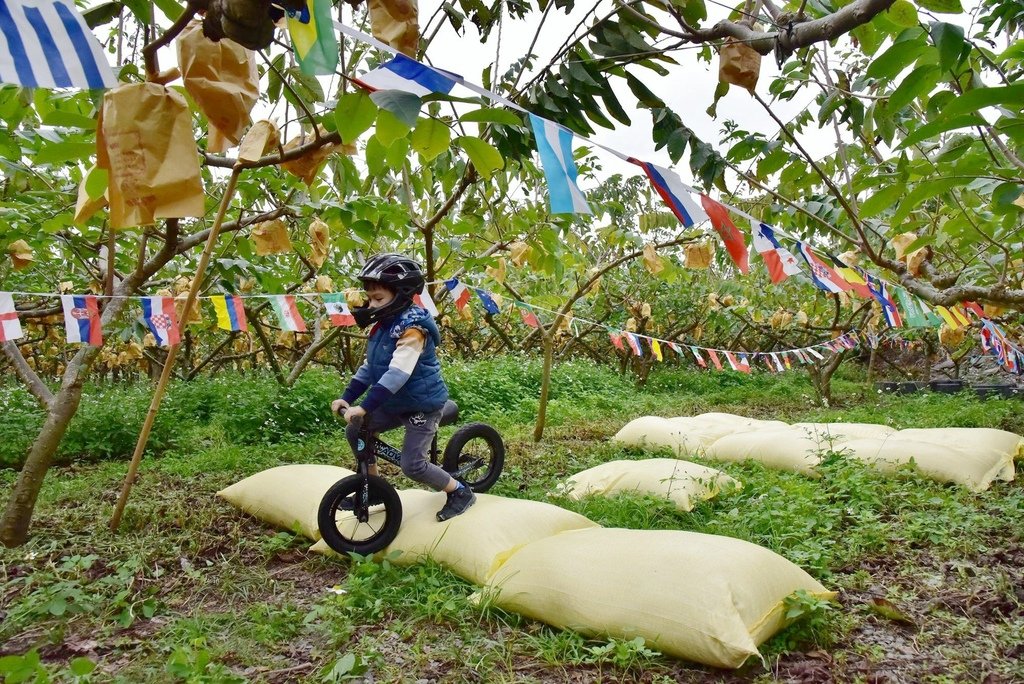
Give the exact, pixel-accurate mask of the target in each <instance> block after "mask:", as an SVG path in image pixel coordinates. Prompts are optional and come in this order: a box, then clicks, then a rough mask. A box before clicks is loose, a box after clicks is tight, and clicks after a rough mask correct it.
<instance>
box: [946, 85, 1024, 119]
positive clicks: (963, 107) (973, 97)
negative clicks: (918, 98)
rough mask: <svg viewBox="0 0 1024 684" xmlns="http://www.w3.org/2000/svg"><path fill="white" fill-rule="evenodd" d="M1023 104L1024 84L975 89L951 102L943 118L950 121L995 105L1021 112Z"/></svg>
mask: <svg viewBox="0 0 1024 684" xmlns="http://www.w3.org/2000/svg"><path fill="white" fill-rule="evenodd" d="M1022 104H1024V83H1014V84H1013V85H1008V86H996V87H993V88H975V89H974V90H968V91H967V92H966V93H964V94H963V95H961V96H959V97H958V98H956V99H955V100H953V101H952V102H950V103H949V105H948V106H947V107H946V108H945V109H944V110H943V111H942V118H944V119H949V118H951V117H954V116H957V115H958V114H967V113H969V112H976V111H978V110H979V109H981V108H982V107H992V106H995V105H1002V106H1006V107H1009V108H1012V109H1013V110H1014V111H1018V112H1019V111H1021V106H1022Z"/></svg>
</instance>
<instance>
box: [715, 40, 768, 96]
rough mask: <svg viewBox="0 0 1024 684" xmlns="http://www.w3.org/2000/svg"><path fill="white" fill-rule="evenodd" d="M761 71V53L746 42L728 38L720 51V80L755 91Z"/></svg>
mask: <svg viewBox="0 0 1024 684" xmlns="http://www.w3.org/2000/svg"><path fill="white" fill-rule="evenodd" d="M760 73H761V53H759V52H758V51H757V50H755V49H754V48H752V47H750V46H749V45H747V44H745V43H739V42H736V41H734V40H733V39H731V38H726V39H725V43H723V44H722V47H721V49H720V50H719V51H718V80H719V81H721V82H722V83H732V84H733V85H738V86H740V87H741V88H746V89H747V90H748V91H749V92H751V93H753V92H754V86H756V85H757V77H758V76H759V75H760Z"/></svg>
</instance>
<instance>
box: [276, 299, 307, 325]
mask: <svg viewBox="0 0 1024 684" xmlns="http://www.w3.org/2000/svg"><path fill="white" fill-rule="evenodd" d="M270 305H271V306H272V307H274V313H275V314H277V320H278V322H279V323H280V324H281V330H287V331H289V332H306V322H305V321H304V320H302V315H301V314H300V313H299V307H297V306H296V305H295V297H294V296H293V295H274V296H272V297H271V298H270Z"/></svg>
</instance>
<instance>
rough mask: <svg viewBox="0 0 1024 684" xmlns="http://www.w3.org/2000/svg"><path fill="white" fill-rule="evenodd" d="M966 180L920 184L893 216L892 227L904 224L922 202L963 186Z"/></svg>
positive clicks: (943, 179)
mask: <svg viewBox="0 0 1024 684" xmlns="http://www.w3.org/2000/svg"><path fill="white" fill-rule="evenodd" d="M966 182H967V181H966V180H961V179H959V178H939V179H936V180H930V181H925V182H924V183H918V184H917V186H916V187H915V188H914V189H913V190H911V191H910V193H909V194H908V195H907V197H906V199H904V200H903V201H902V202H900V206H899V209H897V210H896V212H895V213H894V214H893V215H892V219H891V221H890V225H893V226H898V225H899V224H901V223H903V220H904V219H905V218H907V216H909V215H910V212H912V211H913V210H914V209H916V208H917V206H918V205H919V204H921V202H924V201H925V200H926V199H930V198H932V197H936V196H938V195H941V194H942V193H944V192H948V191H949V190H951V189H953V188H955V187H956V186H958V185H963V184H964V183H966Z"/></svg>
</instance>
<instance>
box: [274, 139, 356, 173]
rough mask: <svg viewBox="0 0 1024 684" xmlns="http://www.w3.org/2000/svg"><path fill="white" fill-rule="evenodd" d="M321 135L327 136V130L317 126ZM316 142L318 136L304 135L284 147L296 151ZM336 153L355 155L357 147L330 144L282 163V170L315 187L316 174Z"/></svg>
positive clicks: (286, 150)
mask: <svg viewBox="0 0 1024 684" xmlns="http://www.w3.org/2000/svg"><path fill="white" fill-rule="evenodd" d="M317 128H318V129H319V132H320V135H321V136H325V135H327V129H326V128H324V127H323V126H317ZM314 140H316V136H314V135H313V134H312V133H302V134H301V135H299V136H297V137H295V138H292V139H291V140H289V141H288V142H287V143H285V145H284V151H285V152H289V151H291V150H294V149H295V148H296V147H301V146H302V145H305V144H307V143H311V142H313V141H314ZM335 151H340V152H341V153H342V154H355V153H356V146H355V144H351V145H336V144H334V143H328V144H326V145H323V146H322V147H318V148H317V149H314V150H310V151H309V152H306V153H305V154H304V155H302V156H301V157H297V158H295V159H291V160H289V161H285V162H281V168H282V169H284V170H285V171H287V172H288V173H290V174H292V175H295V176H298V177H299V178H301V179H302V181H303V182H304V183H305V184H306V185H313V181H314V180H316V174H317V172H318V171H319V170H320V167H321V165H322V164H323V163H324V160H325V159H327V157H329V156H331V154H332V153H333V152H335Z"/></svg>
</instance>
